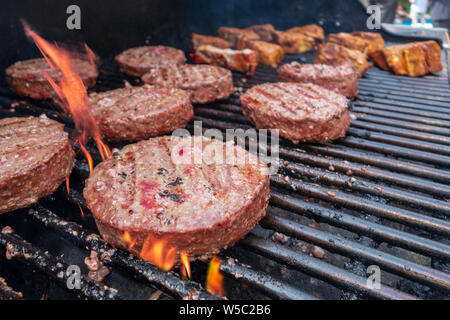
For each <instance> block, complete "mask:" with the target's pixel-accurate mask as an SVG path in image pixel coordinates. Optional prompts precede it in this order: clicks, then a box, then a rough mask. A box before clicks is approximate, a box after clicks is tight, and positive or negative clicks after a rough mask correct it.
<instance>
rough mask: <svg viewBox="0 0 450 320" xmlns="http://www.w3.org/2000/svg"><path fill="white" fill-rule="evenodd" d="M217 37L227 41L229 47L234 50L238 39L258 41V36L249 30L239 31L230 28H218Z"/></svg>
mask: <svg viewBox="0 0 450 320" xmlns="http://www.w3.org/2000/svg"><path fill="white" fill-rule="evenodd" d="M217 34H218V35H219V37H221V38H223V39H225V40H227V41H228V42H230V43H231V46H232V47H233V48H235V47H236V46H237V44H238V41H239V39H240V38H243V37H245V38H247V39H249V40H258V39H259V36H258V34H257V33H256V32H254V31H252V30H250V29H239V28H232V27H220V28H219V30H218V31H217Z"/></svg>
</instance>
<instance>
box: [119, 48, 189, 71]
mask: <svg viewBox="0 0 450 320" xmlns="http://www.w3.org/2000/svg"><path fill="white" fill-rule="evenodd" d="M116 62H117V63H118V64H119V66H120V71H122V72H124V73H126V74H129V75H132V76H136V77H140V76H142V75H143V74H144V73H146V72H148V71H150V69H152V68H155V67H158V66H161V65H172V64H184V63H185V62H186V57H185V55H184V53H183V51H181V50H178V49H175V48H171V47H165V46H144V47H137V48H131V49H128V50H125V51H124V52H122V53H120V54H118V55H117V56H116Z"/></svg>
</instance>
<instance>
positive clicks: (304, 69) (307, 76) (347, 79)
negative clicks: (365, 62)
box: [278, 61, 358, 98]
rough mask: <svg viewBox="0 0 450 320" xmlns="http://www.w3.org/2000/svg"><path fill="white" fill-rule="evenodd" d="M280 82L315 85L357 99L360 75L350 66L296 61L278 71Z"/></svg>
mask: <svg viewBox="0 0 450 320" xmlns="http://www.w3.org/2000/svg"><path fill="white" fill-rule="evenodd" d="M278 80H279V81H283V82H300V83H314V84H317V85H319V86H321V87H324V88H326V89H330V90H334V91H336V92H338V93H340V94H342V95H344V96H346V97H347V98H355V97H356V96H357V95H358V74H357V73H356V72H355V71H354V70H353V69H352V68H351V67H348V66H330V65H326V64H300V63H298V62H297V61H294V62H291V63H289V64H284V65H282V66H281V67H280V68H279V69H278Z"/></svg>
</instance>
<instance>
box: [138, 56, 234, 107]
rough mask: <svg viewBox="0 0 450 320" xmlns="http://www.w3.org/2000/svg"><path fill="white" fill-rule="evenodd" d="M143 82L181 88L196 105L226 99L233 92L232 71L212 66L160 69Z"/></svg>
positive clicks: (144, 76)
mask: <svg viewBox="0 0 450 320" xmlns="http://www.w3.org/2000/svg"><path fill="white" fill-rule="evenodd" d="M142 81H143V82H145V83H148V84H152V85H158V86H162V87H167V88H180V89H183V90H186V91H187V92H189V93H190V95H191V101H192V102H194V103H205V102H212V101H215V100H218V99H225V98H228V96H229V95H230V94H231V93H232V92H233V90H234V87H233V79H232V76H231V71H230V70H227V69H225V68H221V67H217V66H210V65H191V64H185V65H180V66H170V67H158V68H155V69H152V70H150V71H149V72H148V73H146V74H144V75H143V76H142Z"/></svg>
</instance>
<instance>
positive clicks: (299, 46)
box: [273, 31, 315, 53]
mask: <svg viewBox="0 0 450 320" xmlns="http://www.w3.org/2000/svg"><path fill="white" fill-rule="evenodd" d="M273 40H274V42H276V43H278V44H279V45H280V46H281V47H282V48H283V50H284V52H285V53H302V52H306V51H310V50H312V49H314V45H315V40H314V39H313V38H311V37H308V36H305V35H304V34H302V33H297V32H285V31H275V33H274V36H273Z"/></svg>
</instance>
